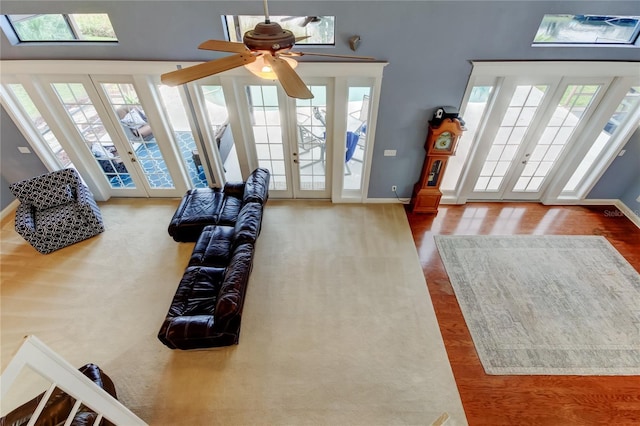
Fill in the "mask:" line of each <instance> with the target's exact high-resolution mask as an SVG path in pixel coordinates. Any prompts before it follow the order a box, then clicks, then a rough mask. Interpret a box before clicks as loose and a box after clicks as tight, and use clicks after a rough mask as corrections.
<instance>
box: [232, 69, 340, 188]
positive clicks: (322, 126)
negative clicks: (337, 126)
mask: <svg viewBox="0 0 640 426" xmlns="http://www.w3.org/2000/svg"><path fill="white" fill-rule="evenodd" d="M309 89H310V90H311V92H312V93H313V94H314V98H313V99H292V98H288V97H287V96H286V94H285V93H284V91H283V90H282V89H281V88H280V86H278V85H276V84H275V83H269V84H264V83H260V84H256V83H253V82H251V81H247V82H245V83H243V84H242V91H243V93H244V96H243V97H241V99H239V104H240V108H241V109H244V110H246V111H248V114H245V115H243V117H244V120H245V123H244V128H245V129H249V131H248V132H247V133H249V134H247V135H245V137H246V140H247V141H249V143H248V144H247V147H248V149H249V151H252V150H254V152H250V153H249V157H250V158H251V157H253V158H255V160H256V161H257V166H259V167H266V168H268V169H269V170H270V171H271V180H270V184H269V185H270V186H269V191H270V194H271V195H273V196H275V197H276V198H329V196H330V188H331V183H330V176H331V173H330V172H329V171H330V167H331V161H330V159H331V157H330V155H331V152H332V151H331V149H330V147H331V144H330V140H331V137H330V135H331V132H330V131H329V130H330V129H328V128H327V126H328V123H331V114H330V109H329V108H328V105H330V100H329V103H328V96H329V93H330V90H329V88H328V83H318V84H313V82H311V83H310V84H309Z"/></svg>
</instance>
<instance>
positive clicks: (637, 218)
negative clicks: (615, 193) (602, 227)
mask: <svg viewBox="0 0 640 426" xmlns="http://www.w3.org/2000/svg"><path fill="white" fill-rule="evenodd" d="M615 206H616V207H617V208H618V209H619V210H620V211H621V212H622V213H624V215H625V216H626V217H627V218H629V220H630V221H631V222H633V223H634V224H635V225H636V226H637V227H638V228H640V211H637V210H636V211H634V210H631V208H629V206H627V205H626V204H625V203H623V202H622V201H620V200H617V202H616V203H615Z"/></svg>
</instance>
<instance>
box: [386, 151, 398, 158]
mask: <svg viewBox="0 0 640 426" xmlns="http://www.w3.org/2000/svg"><path fill="white" fill-rule="evenodd" d="M384 156H385V157H395V156H396V150H395V149H385V150H384Z"/></svg>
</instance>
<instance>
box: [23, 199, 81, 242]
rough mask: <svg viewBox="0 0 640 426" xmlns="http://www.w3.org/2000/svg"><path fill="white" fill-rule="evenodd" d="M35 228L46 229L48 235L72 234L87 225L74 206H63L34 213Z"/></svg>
mask: <svg viewBox="0 0 640 426" xmlns="http://www.w3.org/2000/svg"><path fill="white" fill-rule="evenodd" d="M34 219H35V228H36V229H46V230H47V233H48V234H49V235H60V234H63V233H69V232H73V231H74V230H77V229H80V228H82V227H85V226H86V225H87V222H86V220H85V219H84V217H83V216H81V215H80V214H78V207H77V205H76V204H63V205H60V206H55V207H51V208H48V209H46V210H35V211H34Z"/></svg>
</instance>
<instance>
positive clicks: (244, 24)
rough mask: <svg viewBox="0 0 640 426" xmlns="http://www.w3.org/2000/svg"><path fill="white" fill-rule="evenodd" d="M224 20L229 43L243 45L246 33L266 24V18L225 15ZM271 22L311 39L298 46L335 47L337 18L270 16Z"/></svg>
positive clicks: (300, 42)
mask: <svg viewBox="0 0 640 426" xmlns="http://www.w3.org/2000/svg"><path fill="white" fill-rule="evenodd" d="M224 20H225V22H226V24H227V28H226V29H227V37H228V38H229V41H234V42H239V43H242V36H243V35H244V33H246V32H247V31H250V30H252V29H253V28H254V27H255V26H256V24H258V23H260V22H264V16H262V15H225V16H224ZM269 20H270V21H271V22H277V23H278V24H280V26H281V27H282V28H284V29H286V30H289V31H291V32H293V34H294V35H295V36H296V37H307V36H308V37H309V38H307V39H305V40H301V41H299V42H296V44H306V45H309V44H312V45H313V44H315V45H328V46H334V45H335V16H270V17H269Z"/></svg>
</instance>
